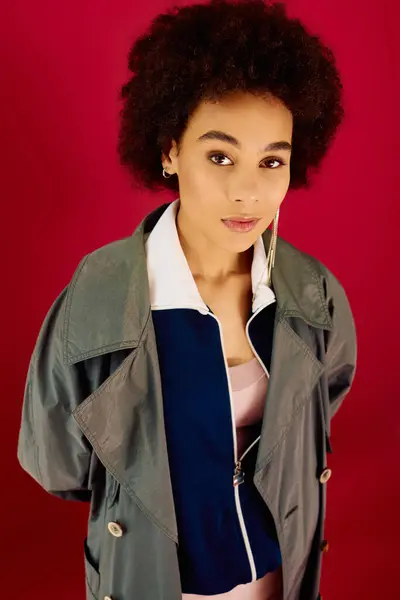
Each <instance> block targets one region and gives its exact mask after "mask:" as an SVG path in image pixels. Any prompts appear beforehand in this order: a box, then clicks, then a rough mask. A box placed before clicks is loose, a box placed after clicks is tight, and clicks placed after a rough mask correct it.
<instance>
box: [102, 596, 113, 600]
mask: <svg viewBox="0 0 400 600" xmlns="http://www.w3.org/2000/svg"><path fill="white" fill-rule="evenodd" d="M104 600H112V598H111V596H104Z"/></svg>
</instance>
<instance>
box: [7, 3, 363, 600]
mask: <svg viewBox="0 0 400 600" xmlns="http://www.w3.org/2000/svg"><path fill="white" fill-rule="evenodd" d="M129 68H130V70H131V71H132V77H131V79H129V81H128V82H127V83H126V84H125V85H124V86H123V88H122V99H123V110H122V113H121V132H120V141H119V153H120V156H121V163H122V164H123V165H124V166H126V167H127V168H129V170H130V172H131V173H132V175H133V176H134V179H135V181H139V182H140V183H142V184H144V185H145V186H146V187H148V188H150V189H159V188H160V186H161V187H162V186H164V188H167V189H169V190H173V192H174V193H176V194H177V197H176V199H175V200H174V201H173V202H171V203H167V204H163V205H162V206H160V207H159V208H158V209H157V210H155V211H153V212H151V213H150V214H148V215H147V217H146V218H145V219H144V220H143V221H142V223H141V224H140V225H139V226H138V228H137V229H136V231H135V232H134V233H133V235H132V236H131V237H129V238H127V239H123V240H119V241H116V242H114V243H112V244H109V245H107V246H106V247H103V248H100V249H99V250H97V251H95V252H93V253H91V254H90V255H88V256H86V257H85V258H84V259H83V260H82V262H81V263H80V265H79V267H78V268H77V270H76V273H75V275H74V277H73V279H72V281H71V282H70V283H69V285H68V286H67V287H66V288H65V290H64V291H63V292H62V293H61V294H60V296H59V297H58V298H57V300H56V301H55V303H54V304H53V306H52V308H51V309H50V311H49V313H48V315H47V317H46V319H45V321H44V323H43V326H42V329H41V332H40V334H39V337H38V340H37V344H36V347H35V350H34V353H33V356H32V360H31V363H30V368H29V374H28V378H27V385H26V394H25V399H24V405H23V414H22V424H21V430H20V437H19V445H18V458H19V461H20V463H21V465H22V467H23V468H24V469H25V470H26V471H27V472H28V473H29V474H30V475H31V476H32V477H34V478H35V479H36V481H37V482H38V483H39V484H40V485H41V486H42V487H43V488H44V489H45V490H47V491H48V492H50V493H51V494H54V495H56V496H58V497H61V498H65V499H69V500H81V501H87V502H90V517H89V525H88V533H87V538H86V539H85V542H84V556H85V565H86V581H87V598H88V599H96V600H99V599H101V600H103V599H104V600H110V599H112V600H133V599H134V598H135V599H140V600H180V599H181V598H182V597H183V598H185V599H186V600H191V599H194V598H197V599H201V598H206V597H213V598H216V599H219V600H222V599H224V600H239V599H240V600H272V599H274V600H278V599H283V600H317V598H319V582H320V573H321V556H322V553H323V551H325V550H326V549H327V542H326V541H325V540H324V539H323V525H324V518H325V510H326V503H325V498H326V484H327V481H328V479H329V477H330V476H331V471H330V470H329V469H328V468H327V458H326V457H327V453H329V452H330V451H331V445H330V422H331V418H332V416H333V414H334V413H335V412H336V411H337V409H338V408H339V406H340V404H341V403H342V401H343V398H344V396H345V395H346V393H347V392H348V391H349V389H350V386H351V384H352V381H353V378H354V371H355V364H356V339H355V329H354V321H353V317H352V313H351V310H350V307H349V303H348V301H347V298H346V295H345V293H344V291H343V288H342V286H341V285H340V283H339V282H338V280H337V279H336V278H335V277H334V275H333V274H332V273H331V272H330V271H329V270H328V269H327V268H326V267H325V266H324V265H322V264H321V263H320V262H319V261H318V260H316V259H315V258H313V257H311V256H309V255H307V254H305V253H304V252H302V251H300V250H298V249H296V248H295V247H294V246H292V245H291V244H289V243H288V242H286V241H284V240H283V239H281V238H278V237H277V228H278V217H279V210H280V207H281V204H282V202H283V200H284V198H285V195H286V193H287V191H288V190H289V189H290V188H292V189H294V188H300V187H303V186H306V185H307V183H308V181H309V175H310V171H311V170H312V169H316V168H317V167H318V166H319V165H320V163H321V161H322V159H323V157H324V156H325V154H326V152H327V150H328V147H329V145H330V143H331V141H332V139H333V137H334V134H335V132H336V130H337V128H338V126H339V124H340V122H341V120H342V116H343V109H342V105H341V83H340V79H339V75H338V72H337V69H336V67H335V61H334V58H333V55H332V53H331V51H330V50H329V49H327V48H326V47H325V46H324V45H323V44H322V42H321V41H320V40H319V39H318V37H316V36H313V35H311V34H310V33H308V32H307V30H306V29H305V28H304V26H303V25H302V24H301V23H300V22H299V21H298V20H297V19H291V18H289V17H288V15H287V14H286V11H285V8H284V6H283V5H282V4H272V5H270V4H265V3H264V2H263V1H261V0H250V1H242V2H227V1H225V0H224V1H221V0H220V1H212V2H210V3H208V4H203V5H193V6H186V7H182V8H180V9H174V10H171V11H170V12H168V13H166V14H162V15H159V16H158V17H157V18H156V19H155V20H154V21H153V22H152V24H151V27H150V28H149V30H148V31H147V32H146V34H145V35H143V36H142V37H140V38H139V39H138V40H137V41H136V42H135V44H134V45H133V47H132V50H131V51H130V55H129ZM271 223H272V231H271V230H270V229H269V226H270V224H271Z"/></svg>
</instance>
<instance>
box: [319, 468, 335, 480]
mask: <svg viewBox="0 0 400 600" xmlns="http://www.w3.org/2000/svg"><path fill="white" fill-rule="evenodd" d="M331 476H332V471H331V470H330V469H324V470H323V471H322V473H321V476H320V478H319V480H320V482H321V483H326V482H327V481H329V480H330V478H331Z"/></svg>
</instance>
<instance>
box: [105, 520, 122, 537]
mask: <svg viewBox="0 0 400 600" xmlns="http://www.w3.org/2000/svg"><path fill="white" fill-rule="evenodd" d="M107 527H108V531H109V532H110V533H111V535H113V536H114V537H121V536H122V535H123V533H124V532H123V531H122V527H121V525H118V523H114V521H111V522H110V523H109V524H108V525H107Z"/></svg>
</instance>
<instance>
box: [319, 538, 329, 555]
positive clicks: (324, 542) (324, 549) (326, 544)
mask: <svg viewBox="0 0 400 600" xmlns="http://www.w3.org/2000/svg"><path fill="white" fill-rule="evenodd" d="M328 550H329V542H328V540H322V542H321V551H322V552H328Z"/></svg>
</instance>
